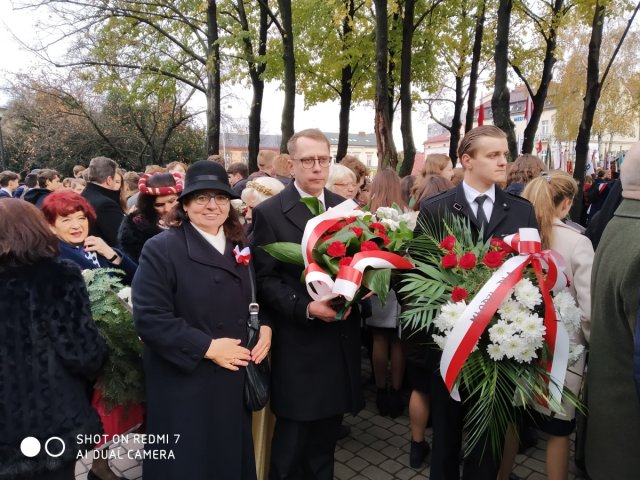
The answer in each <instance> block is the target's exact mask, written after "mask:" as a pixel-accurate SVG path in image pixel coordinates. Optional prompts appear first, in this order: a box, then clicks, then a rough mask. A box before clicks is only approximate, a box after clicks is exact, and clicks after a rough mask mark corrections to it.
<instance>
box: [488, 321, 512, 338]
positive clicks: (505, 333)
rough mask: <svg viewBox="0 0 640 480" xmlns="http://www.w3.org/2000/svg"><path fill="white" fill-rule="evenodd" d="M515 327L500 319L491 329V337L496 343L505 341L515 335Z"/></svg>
mask: <svg viewBox="0 0 640 480" xmlns="http://www.w3.org/2000/svg"><path fill="white" fill-rule="evenodd" d="M513 333H514V330H513V327H512V326H511V325H510V324H509V323H507V322H505V321H504V320H498V321H497V322H496V324H495V325H494V326H493V327H491V328H490V329H489V338H490V339H491V341H492V342H494V343H504V342H506V341H507V340H509V338H511V336H512V335H513Z"/></svg>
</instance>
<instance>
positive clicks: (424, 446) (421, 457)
mask: <svg viewBox="0 0 640 480" xmlns="http://www.w3.org/2000/svg"><path fill="white" fill-rule="evenodd" d="M430 450H431V447H430V446H429V444H428V443H427V442H426V441H425V440H423V441H421V442H414V441H413V440H411V452H409V465H410V466H411V468H420V467H421V466H422V463H423V462H424V461H425V459H426V458H427V455H429V451H430Z"/></svg>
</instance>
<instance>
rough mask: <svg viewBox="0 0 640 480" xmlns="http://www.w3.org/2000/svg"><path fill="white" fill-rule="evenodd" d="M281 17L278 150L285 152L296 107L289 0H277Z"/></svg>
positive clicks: (292, 129)
mask: <svg viewBox="0 0 640 480" xmlns="http://www.w3.org/2000/svg"><path fill="white" fill-rule="evenodd" d="M278 7H279V9H280V18H281V19H282V29H283V31H282V60H283V61H284V105H283V107H282V122H281V123H280V131H281V132H282V139H281V141H280V151H281V152H287V142H288V141H289V139H290V138H291V137H292V136H293V133H294V112H295V107H296V59H295V55H294V51H293V27H292V22H291V0H278Z"/></svg>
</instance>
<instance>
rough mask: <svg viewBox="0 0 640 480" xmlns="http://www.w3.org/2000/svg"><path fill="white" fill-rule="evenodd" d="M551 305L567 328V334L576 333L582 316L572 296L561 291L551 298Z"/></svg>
mask: <svg viewBox="0 0 640 480" xmlns="http://www.w3.org/2000/svg"><path fill="white" fill-rule="evenodd" d="M553 305H554V307H555V309H556V315H557V316H558V318H559V319H560V320H562V323H564V325H565V327H567V330H568V332H569V333H570V334H575V333H577V332H578V331H579V330H580V327H581V321H582V314H581V312H580V309H579V308H578V306H577V305H576V302H575V300H574V299H573V296H571V294H570V293H569V292H568V291H566V290H563V291H562V292H559V293H558V294H556V295H555V296H554V297H553Z"/></svg>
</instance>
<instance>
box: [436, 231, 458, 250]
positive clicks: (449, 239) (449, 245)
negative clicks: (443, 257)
mask: <svg viewBox="0 0 640 480" xmlns="http://www.w3.org/2000/svg"><path fill="white" fill-rule="evenodd" d="M455 244H456V237H454V236H453V235H447V236H446V237H445V238H444V240H442V242H440V248H444V249H445V250H449V251H451V250H453V247H454V245H455Z"/></svg>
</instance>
